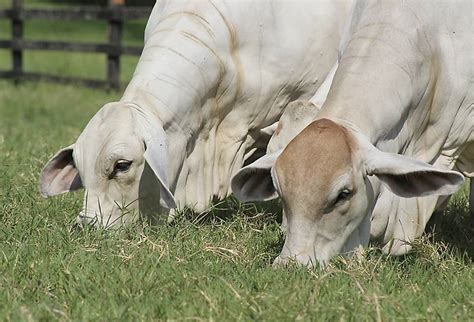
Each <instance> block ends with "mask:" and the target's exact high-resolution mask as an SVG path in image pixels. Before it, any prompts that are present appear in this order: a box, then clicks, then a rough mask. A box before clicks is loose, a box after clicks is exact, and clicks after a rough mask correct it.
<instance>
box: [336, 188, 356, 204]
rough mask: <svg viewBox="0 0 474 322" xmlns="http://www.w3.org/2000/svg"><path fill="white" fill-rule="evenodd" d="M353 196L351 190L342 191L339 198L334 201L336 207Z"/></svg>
mask: <svg viewBox="0 0 474 322" xmlns="http://www.w3.org/2000/svg"><path fill="white" fill-rule="evenodd" d="M351 195H352V191H351V190H350V189H347V188H344V189H342V190H341V191H340V192H339V194H338V195H337V198H336V200H335V201H334V205H336V204H338V203H339V202H341V201H344V200H347V199H349V197H350V196H351Z"/></svg>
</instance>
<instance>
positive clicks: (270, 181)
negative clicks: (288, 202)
mask: <svg viewBox="0 0 474 322" xmlns="http://www.w3.org/2000/svg"><path fill="white" fill-rule="evenodd" d="M281 152H282V150H279V151H277V152H274V153H270V154H266V155H264V156H263V157H261V158H260V159H258V160H257V161H255V162H253V163H251V164H249V165H248V166H246V167H244V168H242V169H240V170H239V171H238V172H237V173H236V174H235V175H234V176H233V178H232V180H231V188H232V191H233V192H234V194H235V196H236V197H237V198H238V199H239V200H240V201H242V202H248V201H265V200H272V199H275V198H277V197H278V193H277V190H276V188H275V187H276V186H277V180H276V177H275V174H274V171H273V166H274V165H275V162H276V159H277V158H278V156H279V155H280V154H281Z"/></svg>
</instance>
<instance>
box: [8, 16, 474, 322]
mask: <svg viewBox="0 0 474 322" xmlns="http://www.w3.org/2000/svg"><path fill="white" fill-rule="evenodd" d="M1 26H2V25H1V24H0V36H2V33H3V32H4V31H3V29H2V27H1ZM44 28H46V29H45V30H43V31H41V32H44V34H45V35H48V34H51V35H52V34H53V33H54V28H53V26H47V27H46V26H45V27H44ZM84 30H86V29H84ZM87 30H88V31H74V30H70V32H72V33H76V36H77V37H79V36H80V34H81V33H82V32H84V39H92V38H93V37H95V35H91V33H93V31H94V28H90V29H87ZM37 32H38V34H37V35H39V34H40V31H37ZM101 32H102V31H101ZM31 33H32V34H31V37H35V34H34V32H33V31H31ZM88 37H90V38H88ZM137 37H138V36H137ZM136 41H139V40H138V38H137V40H136ZM68 56H69V55H68ZM85 56H86V55H83V56H80V55H79V56H78V58H80V59H77V60H69V58H67V57H66V55H64V56H63V55H60V54H56V56H37V57H36V58H34V59H36V60H35V64H36V68H40V69H44V70H50V69H53V70H55V72H58V73H61V74H66V73H69V72H79V71H81V70H82V72H83V73H84V74H87V75H92V74H93V73H94V72H96V70H100V68H101V67H100V66H102V62H100V61H97V60H94V61H92V60H91V62H88V63H84V61H86V60H87V59H88V58H86V57H85ZM3 57H4V56H1V52H0V67H1V66H2V65H1V64H3V63H4V62H3V61H2V59H3ZM50 57H54V59H51V58H50ZM32 59H33V58H32ZM82 59H84V60H82ZM134 64H135V62H133V61H124V65H126V68H127V69H128V70H133V66H134ZM98 74H99V73H98ZM124 77H125V76H124ZM119 97H120V93H116V92H103V91H98V90H90V89H84V88H78V87H73V86H61V85H52V84H46V83H42V82H40V83H23V84H20V85H18V86H15V85H13V84H12V83H10V82H7V81H0V320H5V321H8V320H10V321H20V320H24V321H30V320H61V321H67V320H85V321H89V320H185V319H193V320H219V321H227V320H282V321H289V320H296V319H301V320H310V321H312V320H317V321H325V320H353V321H364V320H378V321H382V320H383V321H386V320H429V321H433V320H443V321H444V320H459V321H472V320H474V297H473V294H474V265H473V260H472V259H473V258H474V242H473V239H474V237H473V236H474V235H473V230H474V227H473V224H472V221H471V219H470V218H469V211H468V209H467V195H466V194H467V191H466V190H464V191H462V192H460V193H459V194H458V195H456V197H455V198H454V199H453V200H452V202H451V203H450V206H449V208H448V209H447V211H446V213H445V217H444V218H443V220H442V221H441V223H440V224H439V227H438V228H439V229H438V231H439V233H438V234H437V235H435V238H427V237H424V238H422V239H420V240H418V241H417V242H416V243H415V245H414V251H413V252H412V253H411V254H410V255H408V256H405V257H401V258H393V257H389V256H386V255H383V254H381V253H380V251H379V250H377V249H376V248H371V249H369V250H368V251H367V253H366V254H365V256H364V257H363V258H362V259H360V260H355V259H354V260H344V259H342V258H338V259H336V260H334V261H333V262H332V263H331V265H330V266H329V267H328V268H327V269H326V270H324V271H321V270H318V269H315V270H307V269H305V268H301V267H296V266H295V267H290V268H288V269H277V270H274V269H272V268H271V262H272V260H273V258H274V257H275V256H277V254H278V252H279V250H280V247H281V245H282V236H281V233H280V232H279V228H278V222H277V218H278V214H279V206H278V204H277V203H272V204H260V205H257V206H253V205H249V206H242V205H240V204H239V203H237V202H236V201H235V200H233V199H229V200H227V201H226V202H225V203H223V204H220V205H217V206H216V207H215V208H214V209H213V211H211V212H210V213H209V214H207V215H206V216H202V217H200V218H193V217H190V216H187V215H183V216H182V217H180V218H179V220H177V222H176V223H175V224H173V225H169V226H161V227H148V226H141V225H136V226H134V227H130V228H128V229H124V230H120V231H116V232H105V231H102V230H90V229H85V230H82V231H78V230H75V229H72V223H73V220H74V218H75V216H76V214H77V213H78V212H79V210H80V208H81V204H82V196H83V193H82V192H78V193H74V194H69V195H64V196H59V197H55V198H51V199H46V200H45V199H42V198H41V197H40V196H39V193H38V189H37V183H38V175H39V172H40V170H41V168H42V166H43V165H44V163H45V162H46V161H47V159H48V158H49V157H50V156H51V155H52V154H53V153H54V152H55V151H56V150H57V149H59V148H60V147H62V146H66V145H68V144H70V143H72V142H73V141H74V140H75V138H76V137H77V136H78V135H79V133H80V132H81V130H82V129H83V127H84V126H85V124H86V123H87V121H88V120H89V119H90V118H91V117H92V115H93V114H94V113H95V112H96V111H97V109H98V108H99V107H100V106H102V105H103V104H104V103H105V102H108V101H113V100H117V99H118V98H119Z"/></svg>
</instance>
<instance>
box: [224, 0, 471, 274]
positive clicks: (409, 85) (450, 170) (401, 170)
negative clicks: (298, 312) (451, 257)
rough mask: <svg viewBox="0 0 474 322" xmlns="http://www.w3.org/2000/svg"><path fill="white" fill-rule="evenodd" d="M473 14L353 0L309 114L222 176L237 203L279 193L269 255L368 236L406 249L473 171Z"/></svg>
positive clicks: (328, 251)
mask: <svg viewBox="0 0 474 322" xmlns="http://www.w3.org/2000/svg"><path fill="white" fill-rule="evenodd" d="M471 13H472V2H471V1H457V2H447V1H444V2H443V1H403V2H401V1H359V2H358V4H357V6H356V8H355V10H354V17H353V20H352V25H351V28H350V30H349V31H348V32H349V39H348V42H347V47H345V50H344V52H343V54H342V56H341V59H340V62H339V67H338V70H337V72H336V74H335V77H334V80H333V82H332V86H331V88H330V90H329V94H328V97H327V100H326V101H325V103H324V105H323V107H322V109H321V111H320V112H319V113H318V114H317V119H316V121H314V122H313V123H311V124H310V125H308V126H307V127H306V128H305V129H304V130H303V131H302V132H301V133H299V134H298V135H297V136H296V137H295V138H294V139H293V140H291V142H290V143H289V144H288V146H286V148H284V149H283V150H279V151H276V152H274V153H271V154H267V155H266V156H264V157H262V158H261V159H259V160H257V161H256V162H255V163H253V164H251V165H249V166H247V167H245V168H243V169H242V170H240V171H239V172H238V173H237V175H236V176H235V177H234V178H233V180H232V188H233V190H234V192H235V194H236V195H237V196H238V197H239V198H241V199H243V200H267V199H271V198H275V197H276V196H278V195H280V196H281V198H282V200H283V205H284V211H285V213H286V215H287V218H288V229H287V236H286V240H285V245H284V246H283V250H282V252H281V254H280V256H279V257H278V258H277V260H276V263H285V262H287V261H288V260H289V259H291V258H293V259H295V260H296V261H298V262H300V263H302V264H309V265H313V264H314V263H316V262H319V263H321V264H323V265H324V264H325V263H327V261H328V260H329V259H330V258H331V257H333V256H334V255H337V254H340V253H348V252H351V251H353V250H355V249H357V248H359V247H360V246H366V245H367V243H368V241H369V238H370V237H372V239H374V240H378V241H380V242H381V243H382V245H384V250H385V251H386V252H389V253H391V254H394V255H398V254H403V253H406V252H407V251H409V250H410V248H411V245H410V242H412V241H413V239H414V238H415V237H417V236H419V235H420V234H421V233H422V232H423V231H424V228H425V225H426V223H427V221H428V219H429V218H430V216H431V214H432V213H433V211H434V210H435V209H436V207H437V205H439V204H442V203H443V201H444V200H445V199H446V198H447V196H449V195H451V194H453V193H454V192H455V191H456V190H457V189H458V188H459V187H460V186H461V185H462V183H463V181H464V177H463V175H465V176H468V177H472V176H474V134H473V128H474V88H473V79H474V74H473V68H472V66H473V59H474V54H473V48H474V45H473V41H474V37H473V29H472V17H471ZM471 199H472V198H471Z"/></svg>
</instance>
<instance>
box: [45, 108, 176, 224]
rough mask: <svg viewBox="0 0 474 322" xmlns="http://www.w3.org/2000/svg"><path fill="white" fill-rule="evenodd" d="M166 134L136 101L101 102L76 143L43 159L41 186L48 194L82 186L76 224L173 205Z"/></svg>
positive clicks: (120, 219)
mask: <svg viewBox="0 0 474 322" xmlns="http://www.w3.org/2000/svg"><path fill="white" fill-rule="evenodd" d="M166 174H167V146H166V136H165V132H164V131H163V126H162V124H161V122H160V121H159V119H158V118H157V117H156V116H154V115H144V114H143V111H141V110H140V109H139V108H138V107H137V106H133V105H132V104H125V103H110V104H107V105H105V106H104V107H103V108H102V109H101V110H99V112H97V114H96V115H95V116H94V117H93V118H92V119H91V120H90V122H89V124H88V125H87V126H86V128H85V129H84V131H83V132H82V133H81V135H80V136H79V138H78V139H77V141H76V143H75V144H73V145H71V146H69V147H67V148H64V149H61V150H60V151H59V152H57V153H56V155H55V156H53V158H52V159H51V160H49V162H48V163H47V164H46V166H45V168H44V169H43V172H42V173H41V177H40V192H41V194H42V196H44V197H49V196H54V195H58V194H62V193H65V192H69V191H73V190H76V189H79V188H82V187H84V188H85V189H86V191H85V195H84V206H83V210H82V211H81V213H80V214H79V216H78V218H77V221H78V223H80V224H93V225H95V226H102V227H105V228H107V227H113V226H118V225H123V224H126V223H130V222H132V221H134V220H135V219H136V218H138V214H139V210H140V212H142V213H146V214H151V212H153V211H155V212H156V211H159V209H157V208H156V205H158V204H160V203H159V202H158V200H160V201H161V206H162V207H163V208H165V209H170V208H174V207H175V206H176V205H175V202H174V198H173V195H172V194H171V192H170V191H169V189H168V186H167V176H166Z"/></svg>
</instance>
